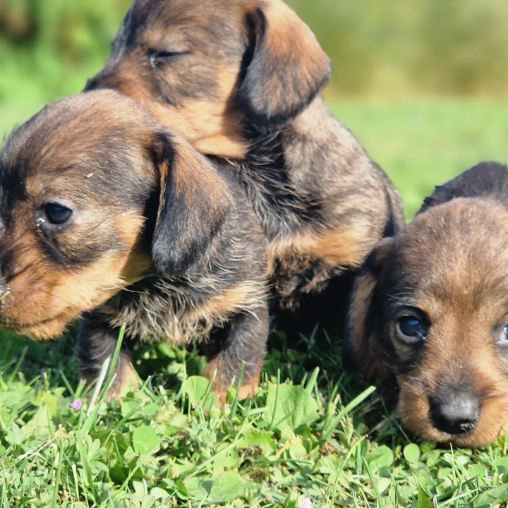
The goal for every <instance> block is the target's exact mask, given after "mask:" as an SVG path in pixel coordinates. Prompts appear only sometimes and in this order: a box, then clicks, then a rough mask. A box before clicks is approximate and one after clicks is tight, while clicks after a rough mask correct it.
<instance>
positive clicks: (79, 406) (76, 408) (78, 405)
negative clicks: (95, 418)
mask: <svg viewBox="0 0 508 508" xmlns="http://www.w3.org/2000/svg"><path fill="white" fill-rule="evenodd" d="M71 409H74V411H81V410H82V409H83V402H81V401H80V400H79V399H77V400H75V401H74V402H73V403H72V404H71Z"/></svg>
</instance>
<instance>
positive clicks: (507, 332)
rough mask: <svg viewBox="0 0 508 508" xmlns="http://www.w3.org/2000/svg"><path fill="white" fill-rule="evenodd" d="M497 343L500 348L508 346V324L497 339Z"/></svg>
mask: <svg viewBox="0 0 508 508" xmlns="http://www.w3.org/2000/svg"><path fill="white" fill-rule="evenodd" d="M497 343H498V344H499V345H500V346H508V323H507V324H505V325H504V326H503V327H502V328H501V331H500V333H499V335H498V337H497Z"/></svg>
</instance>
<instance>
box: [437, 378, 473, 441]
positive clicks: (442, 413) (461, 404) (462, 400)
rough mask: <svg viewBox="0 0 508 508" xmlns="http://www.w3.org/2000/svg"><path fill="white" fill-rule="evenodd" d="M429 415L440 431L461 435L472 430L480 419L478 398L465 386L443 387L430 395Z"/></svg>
mask: <svg viewBox="0 0 508 508" xmlns="http://www.w3.org/2000/svg"><path fill="white" fill-rule="evenodd" d="M430 416H431V421H432V424H433V425H434V427H435V428H436V429H438V430H440V431H441V432H446V433H447V434H452V435H461V434H467V433H469V432H472V431H473V430H474V428H475V426H476V424H477V423H478V420H479V419H480V400H479V398H478V397H477V395H476V394H475V393H474V391H473V390H471V389H469V388H466V387H457V386H451V387H444V388H442V389H440V390H439V391H437V392H436V393H434V395H433V396H432V397H430Z"/></svg>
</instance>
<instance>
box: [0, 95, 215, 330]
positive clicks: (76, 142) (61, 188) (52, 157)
mask: <svg viewBox="0 0 508 508" xmlns="http://www.w3.org/2000/svg"><path fill="white" fill-rule="evenodd" d="M186 150H187V148H185V145H182V146H181V147H179V148H178V149H177V148H176V145H175V143H173V142H172V141H171V140H170V139H169V138H168V137H166V136H165V135H164V134H163V133H161V130H160V127H159V124H158V123H157V122H156V121H155V119H153V117H152V116H151V115H150V114H149V113H148V112H145V111H144V110H142V108H141V107H140V106H138V105H137V104H136V103H135V102H133V101H131V100H129V99H127V98H122V97H121V96H119V95H118V94H116V93H113V92H106V91H104V92H91V93H87V94H82V95H79V96H75V97H72V98H70V99H66V100H64V101H61V102H58V103H55V104H52V105H50V106H48V107H47V108H45V109H44V110H43V111H42V112H41V113H39V114H38V115H37V116H35V117H34V118H33V119H32V120H30V121H29V122H27V123H26V124H25V125H24V126H23V127H21V128H20V129H18V130H17V131H16V132H15V133H14V134H13V135H12V136H11V137H10V139H9V140H8V141H7V144H6V146H5V148H4V149H3V150H2V153H1V154H0V192H1V201H0V218H1V226H2V228H1V232H0V292H1V303H0V322H1V324H3V325H4V326H7V327H9V328H11V329H13V330H15V331H17V332H20V333H23V334H25V335H29V336H31V337H33V338H49V337H55V336H58V335H59V334H60V333H61V332H62V331H63V330H64V328H65V326H66V325H67V324H68V323H69V322H70V321H71V320H73V319H74V318H76V317H77V316H79V315H80V314H81V313H82V312H84V311H90V310H92V309H94V308H95V307H97V306H98V305H100V304H102V303H103V302H105V301H106V300H108V299H109V298H110V297H111V296H112V295H114V294H115V293H117V292H119V291H121V290H122V289H124V288H125V287H126V286H128V285H129V284H131V283H132V282H134V281H136V280H137V279H139V278H140V277H141V276H142V275H143V274H144V273H145V272H146V271H147V270H148V269H150V270H154V269H157V267H158V265H159V264H160V263H161V262H166V265H169V262H168V260H167V259H163V255H164V252H165V251H168V252H169V251H171V247H174V250H173V251H172V252H175V251H178V249H179V245H178V241H179V238H178V235H179V232H178V231H176V230H175V229H174V228H173V229H171V227H172V226H171V220H173V222H175V223H178V221H183V222H185V221H186V220H187V219H188V217H187V215H186V209H187V204H188V205H189V206H190V205H191V203H187V201H190V200H191V198H190V197H189V195H190V192H187V191H188V185H191V182H192V180H189V179H186V177H185V175H186V172H187V168H189V172H190V173H192V174H194V173H195V174H197V175H198V176H197V178H198V177H199V175H200V168H202V166H200V164H201V162H202V161H201V159H199V160H198V159H194V158H193V156H192V155H190V152H186ZM203 164H204V163H203ZM191 166H192V167H191ZM194 166H196V167H197V169H196V168H195V167H194ZM168 174H169V175H170V176H171V178H169V180H168ZM161 179H162V180H161ZM200 179H201V181H202V185H203V186H206V183H207V179H206V174H205V175H204V176H203V177H202V178H200ZM176 187H178V192H179V193H180V194H179V195H178V196H176V195H174V193H175V192H176V191H175V189H176ZM218 188H219V189H220V184H218ZM161 189H163V190H161ZM160 192H164V195H163V196H162V197H163V198H164V199H163V200H161V199H160V196H159V193H160ZM172 192H173V194H171V193H172ZM198 194H199V193H198ZM211 194H212V195H213V194H214V192H212V193H211ZM173 198H174V199H173ZM200 198H201V196H199V195H198V199H200ZM192 199H193V198H192ZM203 199H204V198H203ZM173 200H174V201H175V202H176V203H177V204H179V205H178V206H180V210H178V209H176V208H175V206H176V205H173V212H174V213H175V214H177V215H178V217H175V216H174V215H173V217H172V219H171V218H169V217H166V215H167V213H166V209H167V208H168V206H170V204H171V203H172V202H173ZM205 201H208V203H207V204H208V205H210V206H211V207H212V211H211V215H212V216H213V215H214V209H215V208H214V204H213V203H210V201H209V198H208V199H205ZM205 206H207V205H205ZM197 208H198V209H199V206H198V207H197ZM168 213H169V209H168ZM189 213H190V212H189ZM193 213H195V212H193ZM207 213H208V212H207ZM190 223H191V224H193V222H192V221H191V222H190ZM201 224H203V225H202V227H204V228H206V224H207V222H206V221H201ZM154 231H155V233H154ZM157 232H159V233H160V232H162V233H165V238H167V240H166V245H164V246H162V247H161V246H159V247H158V250H159V251H160V250H162V251H163V252H162V254H159V255H158V258H157V259H154V245H155V244H157V242H159V244H160V241H159V240H160V239H159V237H157ZM186 234H187V235H191V236H192V235H193V234H194V235H195V236H197V234H196V231H194V230H193V229H192V227H190V226H189V227H187V229H186ZM172 241H174V245H173V244H171V245H168V242H172ZM186 245H191V242H190V241H187V242H186ZM164 249H165V250H164Z"/></svg>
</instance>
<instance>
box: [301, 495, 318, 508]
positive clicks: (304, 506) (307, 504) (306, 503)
mask: <svg viewBox="0 0 508 508" xmlns="http://www.w3.org/2000/svg"><path fill="white" fill-rule="evenodd" d="M313 506H314V505H313V504H312V500H311V499H309V498H308V497H306V498H305V499H303V500H302V502H301V503H300V506H299V507H298V508H313Z"/></svg>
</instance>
